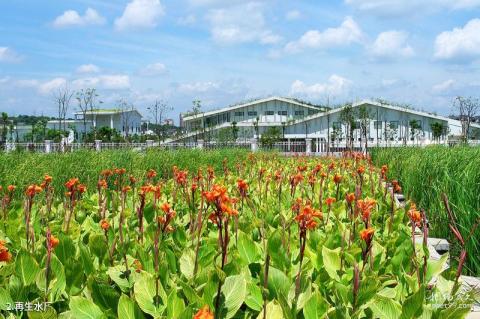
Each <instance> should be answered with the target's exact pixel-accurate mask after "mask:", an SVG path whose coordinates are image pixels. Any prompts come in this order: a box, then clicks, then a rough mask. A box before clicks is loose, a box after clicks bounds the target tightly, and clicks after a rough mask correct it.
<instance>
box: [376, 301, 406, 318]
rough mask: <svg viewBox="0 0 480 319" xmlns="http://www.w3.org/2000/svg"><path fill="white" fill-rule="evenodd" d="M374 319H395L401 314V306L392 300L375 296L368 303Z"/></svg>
mask: <svg viewBox="0 0 480 319" xmlns="http://www.w3.org/2000/svg"><path fill="white" fill-rule="evenodd" d="M369 307H370V309H371V310H372V312H373V314H374V317H375V318H388V319H397V318H400V315H401V314H402V306H400V304H399V303H398V302H397V301H395V300H392V299H389V298H385V297H381V296H376V297H375V298H374V299H373V300H372V302H371V303H370V306H369Z"/></svg>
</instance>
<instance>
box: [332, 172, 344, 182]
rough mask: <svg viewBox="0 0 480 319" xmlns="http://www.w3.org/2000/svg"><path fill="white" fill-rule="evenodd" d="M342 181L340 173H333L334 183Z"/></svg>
mask: <svg viewBox="0 0 480 319" xmlns="http://www.w3.org/2000/svg"><path fill="white" fill-rule="evenodd" d="M341 181H342V175H339V174H335V175H334V176H333V182H334V183H335V184H340V182H341Z"/></svg>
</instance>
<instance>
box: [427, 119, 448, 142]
mask: <svg viewBox="0 0 480 319" xmlns="http://www.w3.org/2000/svg"><path fill="white" fill-rule="evenodd" d="M430 128H431V129H432V135H433V139H434V140H435V141H439V140H440V137H441V136H442V135H443V134H444V133H445V125H443V123H440V122H433V123H430Z"/></svg>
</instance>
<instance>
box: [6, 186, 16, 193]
mask: <svg viewBox="0 0 480 319" xmlns="http://www.w3.org/2000/svg"><path fill="white" fill-rule="evenodd" d="M15 188H17V186H15V185H8V187H7V189H8V191H9V192H10V193H12V192H13V191H14V190H15Z"/></svg>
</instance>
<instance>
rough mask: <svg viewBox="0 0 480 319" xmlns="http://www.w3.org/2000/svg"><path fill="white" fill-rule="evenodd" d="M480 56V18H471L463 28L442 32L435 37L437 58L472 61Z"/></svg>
mask: <svg viewBox="0 0 480 319" xmlns="http://www.w3.org/2000/svg"><path fill="white" fill-rule="evenodd" d="M478 57H480V19H472V20H470V21H469V22H468V23H467V24H466V25H465V26H464V27H463V28H454V29H453V30H452V31H445V32H442V33H440V34H439V35H438V36H437V37H436V39H435V58H437V59H440V60H457V61H460V60H463V61H470V60H473V59H476V58H478Z"/></svg>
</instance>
